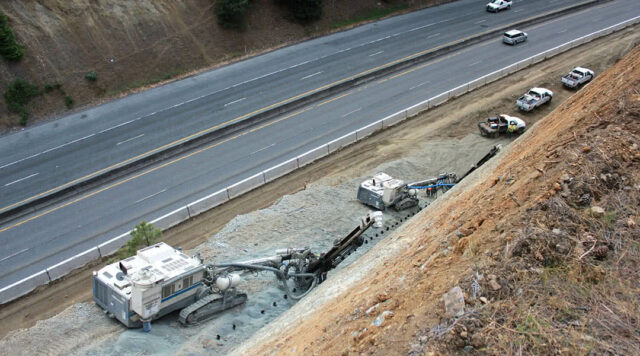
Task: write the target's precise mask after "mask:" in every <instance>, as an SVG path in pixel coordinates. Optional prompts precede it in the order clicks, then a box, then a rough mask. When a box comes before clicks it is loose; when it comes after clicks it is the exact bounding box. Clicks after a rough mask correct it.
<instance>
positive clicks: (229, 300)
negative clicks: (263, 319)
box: [178, 293, 247, 325]
mask: <svg viewBox="0 0 640 356" xmlns="http://www.w3.org/2000/svg"><path fill="white" fill-rule="evenodd" d="M246 301H247V295H246V294H245V293H235V294H231V295H227V296H222V295H220V294H209V295H208V296H206V297H204V298H202V299H200V300H198V301H197V302H195V303H193V304H191V305H189V306H188V307H186V308H184V309H182V310H181V311H180V317H179V319H178V320H180V323H181V324H182V325H196V324H198V323H199V322H201V321H203V320H206V319H208V318H210V317H212V316H213V315H215V314H216V313H219V312H221V311H223V310H227V309H230V308H233V307H235V306H236V305H240V304H242V303H244V302H246Z"/></svg>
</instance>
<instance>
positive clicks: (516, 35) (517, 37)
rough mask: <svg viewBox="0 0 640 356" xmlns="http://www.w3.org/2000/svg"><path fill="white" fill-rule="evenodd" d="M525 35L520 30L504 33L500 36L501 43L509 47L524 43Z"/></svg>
mask: <svg viewBox="0 0 640 356" xmlns="http://www.w3.org/2000/svg"><path fill="white" fill-rule="evenodd" d="M527 37H528V35H527V33H526V32H522V31H520V30H510V31H507V32H505V33H504V36H502V42H504V43H506V44H510V45H516V44H518V43H519V42H524V41H526V40H527Z"/></svg>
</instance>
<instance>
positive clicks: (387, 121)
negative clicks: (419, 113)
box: [329, 104, 428, 150]
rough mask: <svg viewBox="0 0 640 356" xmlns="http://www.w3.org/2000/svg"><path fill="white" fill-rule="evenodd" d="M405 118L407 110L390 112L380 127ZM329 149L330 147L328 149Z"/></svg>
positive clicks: (388, 125)
mask: <svg viewBox="0 0 640 356" xmlns="http://www.w3.org/2000/svg"><path fill="white" fill-rule="evenodd" d="M427 105H428V104H427ZM406 118H407V110H402V111H400V112H397V113H395V114H391V115H389V116H387V117H385V118H384V119H382V127H383V128H384V127H390V126H393V125H395V124H397V123H399V122H402V121H404V120H405V119H406ZM329 150H331V149H329Z"/></svg>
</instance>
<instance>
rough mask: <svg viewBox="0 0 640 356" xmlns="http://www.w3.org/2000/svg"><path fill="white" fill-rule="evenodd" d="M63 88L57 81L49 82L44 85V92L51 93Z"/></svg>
mask: <svg viewBox="0 0 640 356" xmlns="http://www.w3.org/2000/svg"><path fill="white" fill-rule="evenodd" d="M60 88H62V84H60V83H58V82H56V83H47V84H45V85H44V92H45V93H50V92H52V91H54V90H58V89H60Z"/></svg>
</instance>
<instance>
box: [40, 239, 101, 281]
mask: <svg viewBox="0 0 640 356" xmlns="http://www.w3.org/2000/svg"><path fill="white" fill-rule="evenodd" d="M98 258H100V251H98V248H97V247H93V248H91V249H88V250H86V251H84V252H82V253H79V254H77V255H75V256H73V257H70V258H67V259H66V260H64V261H62V262H60V263H58V264H56V265H53V266H51V267H49V268H47V273H48V274H49V279H50V280H51V281H52V282H53V281H55V280H56V279H58V278H60V277H63V276H64V275H66V274H67V273H69V272H71V271H73V270H74V269H76V268H80V267H82V266H84V265H86V264H87V263H89V262H91V261H93V260H95V259H98Z"/></svg>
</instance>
